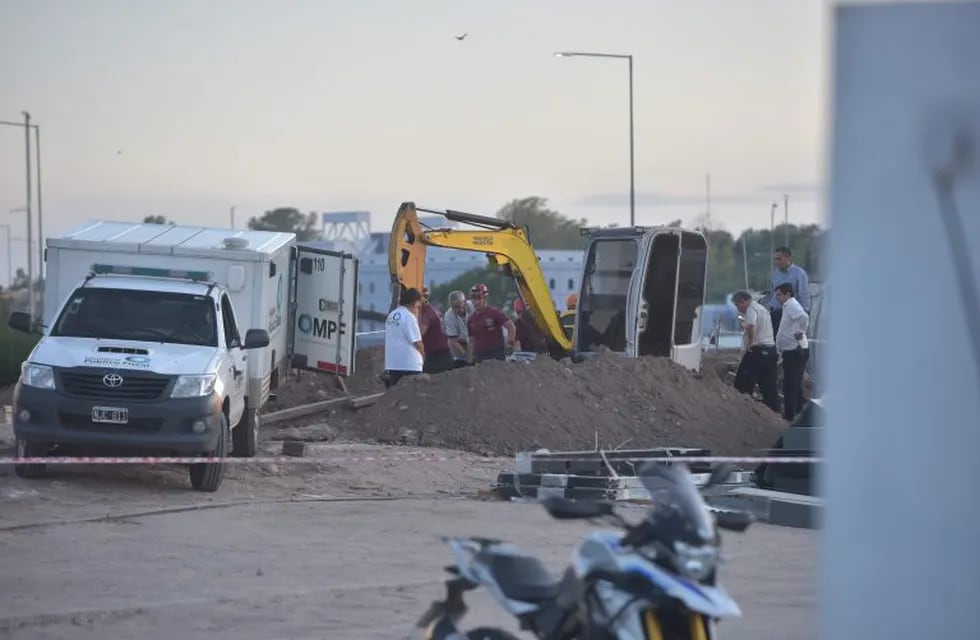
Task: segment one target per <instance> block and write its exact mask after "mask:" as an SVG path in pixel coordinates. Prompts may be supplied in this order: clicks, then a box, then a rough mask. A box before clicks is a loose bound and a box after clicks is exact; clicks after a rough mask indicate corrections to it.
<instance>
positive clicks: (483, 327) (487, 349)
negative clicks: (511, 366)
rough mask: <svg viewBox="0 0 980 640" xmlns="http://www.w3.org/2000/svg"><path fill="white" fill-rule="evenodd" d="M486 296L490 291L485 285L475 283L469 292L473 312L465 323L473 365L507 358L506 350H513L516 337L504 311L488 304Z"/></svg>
mask: <svg viewBox="0 0 980 640" xmlns="http://www.w3.org/2000/svg"><path fill="white" fill-rule="evenodd" d="M488 295H490V290H489V289H487V285H485V284H475V285H473V288H472V289H470V299H471V300H473V313H472V314H470V317H469V318H468V319H467V321H466V328H467V329H468V330H469V334H470V342H469V351H470V361H471V362H473V363H474V364H476V363H477V362H480V361H481V360H503V359H504V358H505V357H506V351H505V347H506V346H510V347H513V346H514V340H515V339H516V338H517V329H515V328H514V323H513V322H511V320H510V318H508V317H507V316H506V315H505V314H504V312H503V311H501V310H500V309H498V308H496V307H491V306H490V305H488V304H487V296H488ZM505 329H506V330H507V337H506V339H505V338H504V330H505ZM505 342H506V344H505Z"/></svg>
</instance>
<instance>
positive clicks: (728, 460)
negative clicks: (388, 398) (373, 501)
mask: <svg viewBox="0 0 980 640" xmlns="http://www.w3.org/2000/svg"><path fill="white" fill-rule="evenodd" d="M461 455H462V454H461ZM412 457H415V458H418V459H420V460H421V461H427V462H447V461H449V460H453V459H458V457H456V458H454V457H451V456H444V455H434V454H426V453H421V452H405V453H404V454H402V455H383V456H357V457H346V456H326V457H310V458H297V457H292V456H262V457H255V458H208V457H188V456H184V457H151V456H135V457H83V456H73V457H43V456H41V457H38V456H34V457H7V458H2V457H0V465H7V464H59V465H60V464H201V463H215V462H221V463H224V464H337V463H341V462H381V461H391V460H405V459H407V458H412ZM487 460H489V458H487ZM647 460H659V461H661V462H684V463H694V462H699V463H713V464H752V465H759V464H816V463H821V462H823V461H824V459H823V458H816V457H804V456H795V457H790V456H786V457H731V456H702V457H690V458H685V457H680V456H674V457H670V458H630V459H628V460H618V461H617V460H611V461H610V462H641V461H647ZM576 461H578V462H586V461H588V462H597V461H596V460H595V459H594V458H568V459H563V460H561V461H560V462H576ZM599 462H601V461H599Z"/></svg>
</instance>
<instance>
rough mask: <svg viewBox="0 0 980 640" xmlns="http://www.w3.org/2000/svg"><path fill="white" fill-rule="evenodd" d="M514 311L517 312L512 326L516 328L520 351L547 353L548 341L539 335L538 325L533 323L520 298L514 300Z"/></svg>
mask: <svg viewBox="0 0 980 640" xmlns="http://www.w3.org/2000/svg"><path fill="white" fill-rule="evenodd" d="M514 313H516V314H517V321H516V322H514V326H515V327H516V328H517V342H518V343H519V344H518V348H519V349H520V350H521V351H533V352H534V353H547V352H548V341H547V340H545V337H544V336H543V335H541V332H540V331H539V330H538V327H537V326H536V325H535V324H534V318H533V317H532V316H531V312H530V311H528V310H527V308H526V307H525V306H524V301H523V300H521V299H520V298H518V299H517V300H514Z"/></svg>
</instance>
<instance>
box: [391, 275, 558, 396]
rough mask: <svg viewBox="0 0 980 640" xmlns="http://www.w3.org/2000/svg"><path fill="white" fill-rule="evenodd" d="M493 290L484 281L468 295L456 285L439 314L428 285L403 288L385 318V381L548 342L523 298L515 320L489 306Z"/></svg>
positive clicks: (536, 347) (393, 381)
mask: <svg viewBox="0 0 980 640" xmlns="http://www.w3.org/2000/svg"><path fill="white" fill-rule="evenodd" d="M489 296H490V290H489V289H488V288H487V286H486V285H485V284H476V285H473V287H472V288H471V289H470V295H469V300H467V299H466V296H465V295H464V294H463V292H462V291H453V292H452V293H450V294H449V308H448V309H446V312H445V314H443V315H440V314H439V311H438V310H437V309H436V308H435V306H434V305H433V304H432V303H431V302H430V301H429V290H428V288H425V287H423V288H422V290H421V291H419V290H418V289H414V288H409V289H405V290H403V291H402V293H401V296H400V298H399V301H398V306H397V307H396V308H395V309H394V310H392V312H391V313H389V314H388V317H387V319H386V320H385V372H384V373H383V374H382V379H383V380H384V382H385V386H386V387H391V386H393V385H395V384H397V383H398V381H399V380H400V379H401V378H403V377H405V376H410V375H415V374H419V373H442V372H444V371H449V370H451V369H455V368H458V367H463V366H469V365H471V364H477V363H479V362H481V361H484V360H503V359H505V358H506V354H507V351H508V349H511V350H513V349H515V348H517V349H522V348H524V349H527V350H529V351H539V350H541V349H544V348H546V347H545V341H544V338H543V337H541V336H540V332H538V331H537V329H536V327H534V326H533V323H531V322H530V321H529V319H528V318H527V317H526V316H525V314H524V306H523V303H521V301H520V300H517V301H515V303H514V310H515V311H516V312H517V321H516V322H515V321H514V320H511V319H510V318H509V317H508V316H507V314H505V313H504V312H503V311H501V310H500V309H498V308H497V307H494V306H491V305H490V304H489V300H488V298H489Z"/></svg>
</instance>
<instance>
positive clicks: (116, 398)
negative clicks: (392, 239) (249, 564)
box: [9, 221, 357, 491]
mask: <svg viewBox="0 0 980 640" xmlns="http://www.w3.org/2000/svg"><path fill="white" fill-rule="evenodd" d="M45 260H46V262H47V280H46V283H45V284H46V290H45V300H44V317H43V318H42V321H41V323H40V326H39V325H38V323H37V321H36V319H32V318H30V317H29V316H28V314H25V313H13V314H11V316H10V319H9V324H10V326H11V327H12V328H14V329H17V330H20V331H27V332H31V331H40V332H41V333H42V337H41V339H40V341H39V342H38V344H37V346H36V347H35V348H34V350H33V351H32V352H31V354H30V355H29V356H28V359H27V361H26V362H24V364H23V369H22V372H21V377H20V380H19V382H18V384H17V386H16V388H15V391H14V406H13V416H14V435H15V439H16V445H17V455H18V456H19V457H46V456H48V455H54V454H56V453H57V454H59V455H60V454H61V452H65V451H70V450H73V449H74V450H80V449H84V450H86V451H89V450H97V451H99V452H109V451H116V450H119V451H126V452H133V451H137V450H138V451H140V452H141V453H148V454H153V453H160V454H163V455H174V454H176V455H183V456H191V457H197V456H208V457H210V456H217V457H222V456H227V455H232V454H234V455H237V456H245V457H252V456H254V455H255V454H256V450H257V443H258V431H259V411H260V409H261V408H262V406H263V405H264V404H265V403H266V401H267V400H268V399H269V396H270V391H272V390H274V389H275V388H276V387H277V386H278V385H279V382H280V381H281V380H283V378H284V376H285V374H286V372H287V370H288V367H289V366H290V365H292V366H294V367H300V368H311V369H316V370H320V371H326V372H330V373H335V374H337V375H344V376H346V375H351V374H352V373H353V372H354V332H355V326H356V319H357V318H356V311H357V260H356V259H355V258H354V257H353V256H351V255H349V254H343V253H337V252H332V251H326V250H323V249H318V248H313V247H308V246H303V245H299V244H297V243H296V236H295V235H294V234H292V233H280V232H272V231H242V230H234V229H214V228H204V227H190V226H177V225H157V224H130V223H120V222H99V221H96V222H91V223H87V224H85V225H83V226H81V227H79V228H77V229H75V230H73V231H72V232H70V233H68V234H66V235H65V236H64V237H61V238H49V239H48V240H47V248H46V251H45ZM189 468H190V480H191V484H192V485H193V487H194V488H195V489H198V490H202V491H215V490H217V489H218V487H219V486H220V485H221V481H222V478H223V476H224V469H225V465H224V464H222V463H221V462H209V463H200V464H191V465H189ZM15 471H16V473H17V474H18V475H20V476H21V477H38V476H41V475H44V473H45V465H44V464H19V465H16V467H15Z"/></svg>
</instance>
